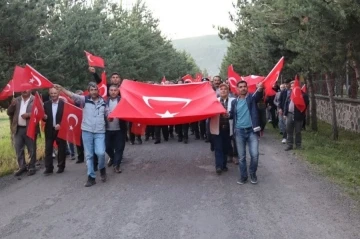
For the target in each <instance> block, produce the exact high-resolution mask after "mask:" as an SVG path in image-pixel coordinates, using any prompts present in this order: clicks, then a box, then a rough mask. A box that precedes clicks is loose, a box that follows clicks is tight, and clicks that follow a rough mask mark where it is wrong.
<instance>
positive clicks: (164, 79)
mask: <svg viewBox="0 0 360 239" xmlns="http://www.w3.org/2000/svg"><path fill="white" fill-rule="evenodd" d="M165 82H166V78H165V76H164V77H163V78H162V80H161V84H162V85H165Z"/></svg>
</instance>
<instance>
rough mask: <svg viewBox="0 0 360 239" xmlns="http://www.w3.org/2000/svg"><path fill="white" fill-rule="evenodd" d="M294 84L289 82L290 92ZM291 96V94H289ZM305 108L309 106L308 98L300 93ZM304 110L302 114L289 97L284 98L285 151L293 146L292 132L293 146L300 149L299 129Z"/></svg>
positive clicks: (303, 118)
mask: <svg viewBox="0 0 360 239" xmlns="http://www.w3.org/2000/svg"><path fill="white" fill-rule="evenodd" d="M293 86H294V82H291V90H292V89H293ZM290 95H291V93H290ZM302 95H303V98H304V101H305V106H306V108H307V107H308V105H309V97H308V95H307V94H306V93H304V92H302ZM306 108H305V110H304V111H303V112H301V111H300V110H298V108H297V107H296V105H295V104H294V102H293V101H292V100H291V98H290V96H288V97H287V98H286V101H285V105H284V116H285V117H286V133H287V145H288V146H287V147H286V149H285V151H289V150H292V149H293V145H294V132H295V145H296V148H297V149H301V129H302V126H303V121H304V120H305V117H306V116H305V113H306Z"/></svg>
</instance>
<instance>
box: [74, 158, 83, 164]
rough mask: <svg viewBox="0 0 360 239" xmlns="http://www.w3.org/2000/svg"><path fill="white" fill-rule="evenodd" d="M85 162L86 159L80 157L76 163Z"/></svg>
mask: <svg viewBox="0 0 360 239" xmlns="http://www.w3.org/2000/svg"><path fill="white" fill-rule="evenodd" d="M83 162H84V160H83V159H82V160H81V159H78V160H76V162H75V163H77V164H79V163H83Z"/></svg>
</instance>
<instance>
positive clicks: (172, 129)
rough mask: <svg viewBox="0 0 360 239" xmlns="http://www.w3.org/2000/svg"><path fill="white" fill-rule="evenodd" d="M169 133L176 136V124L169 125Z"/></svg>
mask: <svg viewBox="0 0 360 239" xmlns="http://www.w3.org/2000/svg"><path fill="white" fill-rule="evenodd" d="M169 135H171V136H172V137H173V136H174V125H169Z"/></svg>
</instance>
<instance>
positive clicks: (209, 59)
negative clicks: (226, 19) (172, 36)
mask: <svg viewBox="0 0 360 239" xmlns="http://www.w3.org/2000/svg"><path fill="white" fill-rule="evenodd" d="M172 42H173V45H174V47H175V48H176V49H179V50H185V51H187V52H188V53H189V54H190V55H191V56H192V57H193V58H194V59H195V61H196V63H197V65H198V66H199V67H200V69H201V70H204V69H206V70H207V71H208V73H209V74H210V75H211V76H214V75H217V74H219V71H220V70H219V68H220V65H221V61H222V59H223V57H224V55H225V53H226V50H227V47H228V46H229V42H228V41H226V40H221V39H220V38H219V36H218V35H208V36H201V37H192V38H184V39H177V40H173V41H172Z"/></svg>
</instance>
